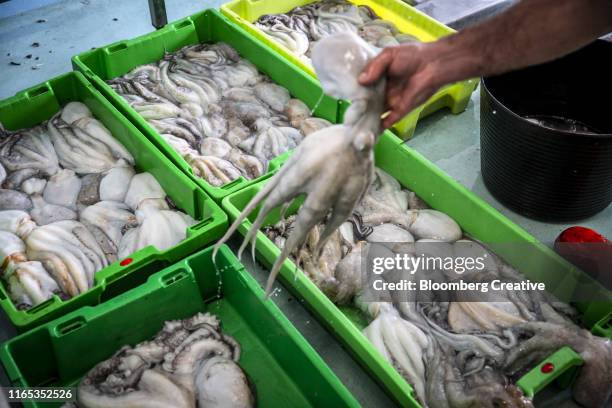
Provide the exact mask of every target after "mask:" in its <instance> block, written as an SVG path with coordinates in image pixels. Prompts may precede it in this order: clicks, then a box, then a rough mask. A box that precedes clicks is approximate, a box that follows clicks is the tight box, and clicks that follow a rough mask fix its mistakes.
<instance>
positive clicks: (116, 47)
mask: <svg viewBox="0 0 612 408" xmlns="http://www.w3.org/2000/svg"><path fill="white" fill-rule="evenodd" d="M126 48H127V44H126V43H119V44H116V45H112V46H110V47H107V48H106V51H107V52H108V53H109V54H112V53H114V52H118V51H121V50H125V49H126Z"/></svg>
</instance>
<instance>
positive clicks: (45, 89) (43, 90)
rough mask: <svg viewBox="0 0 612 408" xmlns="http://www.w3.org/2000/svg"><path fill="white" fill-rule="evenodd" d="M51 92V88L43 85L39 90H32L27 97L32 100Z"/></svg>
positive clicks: (27, 93)
mask: <svg viewBox="0 0 612 408" xmlns="http://www.w3.org/2000/svg"><path fill="white" fill-rule="evenodd" d="M49 91H50V89H49V87H48V86H47V85H43V86H41V87H39V88H36V89H32V90H31V91H28V92H26V95H27V97H28V98H30V99H32V98H35V97H37V96H40V95H44V94H46V93H47V92H49Z"/></svg>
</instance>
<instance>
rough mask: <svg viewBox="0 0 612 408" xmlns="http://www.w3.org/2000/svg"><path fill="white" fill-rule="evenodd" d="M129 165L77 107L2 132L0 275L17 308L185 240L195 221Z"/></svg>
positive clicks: (78, 289) (70, 291) (70, 292)
mask: <svg viewBox="0 0 612 408" xmlns="http://www.w3.org/2000/svg"><path fill="white" fill-rule="evenodd" d="M181 124H183V122H177V126H179V125H181ZM134 164H135V162H134V158H133V156H132V155H131V153H130V152H129V151H128V150H127V149H126V148H125V147H124V146H123V145H122V144H121V143H119V142H118V141H117V139H115V138H114V137H113V135H112V134H111V132H110V131H109V130H108V129H107V128H106V127H105V126H104V125H103V124H102V123H101V122H99V121H98V120H97V119H95V118H94V117H93V115H92V113H91V111H90V110H89V108H88V107H87V105H85V104H83V103H81V102H70V103H68V104H66V105H65V106H64V107H63V108H62V109H60V110H59V111H58V112H57V113H56V114H55V115H54V116H53V117H52V118H51V119H49V120H48V121H47V122H45V123H42V124H40V125H38V126H35V127H33V128H30V129H20V130H16V131H7V130H5V129H4V128H2V127H0V166H1V167H0V184H1V187H2V188H0V233H1V235H2V240H1V242H0V251H2V252H1V253H2V255H3V259H5V261H6V262H3V263H2V264H0V265H1V266H0V272H2V274H1V277H2V281H3V283H4V285H5V288H6V289H7V291H8V294H9V296H10V298H11V299H12V301H13V302H14V303H15V305H16V307H17V308H19V309H28V308H30V307H33V306H36V305H38V304H41V303H44V302H46V301H47V300H49V299H52V298H53V297H54V296H57V297H59V298H60V299H62V300H65V299H69V298H71V297H74V296H77V295H79V294H82V293H84V292H86V291H88V290H89V289H90V288H91V287H92V286H93V285H94V282H95V274H96V273H97V272H98V271H100V270H101V269H103V268H105V267H106V266H108V265H110V264H111V263H113V262H115V261H117V260H118V258H119V257H120V256H121V257H127V256H129V255H130V254H132V253H134V252H136V251H138V250H140V249H142V248H144V247H146V246H149V245H152V246H154V247H156V248H157V249H158V250H160V251H163V250H166V249H168V248H171V247H173V246H175V245H177V244H178V243H179V242H181V241H182V240H184V239H185V238H186V236H187V230H188V228H190V227H191V226H192V225H194V224H196V223H197V221H196V220H195V219H193V218H192V217H191V216H190V215H188V214H186V213H184V212H182V211H179V210H177V209H176V208H175V207H174V206H173V205H172V208H171V206H170V205H169V201H168V198H167V196H166V193H165V191H164V189H163V188H162V186H161V185H160V184H159V183H158V181H157V180H156V179H155V177H154V176H153V175H152V174H151V173H148V172H140V173H136V170H135V169H134Z"/></svg>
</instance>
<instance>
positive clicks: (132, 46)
mask: <svg viewBox="0 0 612 408" xmlns="http://www.w3.org/2000/svg"><path fill="white" fill-rule="evenodd" d="M206 42H213V43H214V42H225V43H227V44H229V45H231V46H232V47H234V48H235V49H236V50H237V51H238V53H240V56H241V57H243V58H245V59H247V60H249V61H251V62H252V63H253V64H254V65H255V66H256V67H257V69H259V71H260V72H263V73H265V74H266V75H268V76H269V77H270V78H271V79H272V80H273V81H275V82H276V83H278V84H279V85H282V86H284V87H285V88H287V89H288V90H289V92H290V93H291V95H292V97H294V98H297V99H300V100H302V101H303V102H304V103H305V104H306V105H308V106H309V107H310V108H311V109H313V108H314V115H315V116H318V117H321V118H324V119H327V120H328V121H330V122H332V123H336V122H337V119H338V101H337V100H335V99H332V98H330V97H329V96H326V95H324V94H323V90H322V89H321V87H320V85H319V83H318V82H317V81H316V80H314V79H313V78H311V77H310V76H308V75H306V74H304V73H303V72H302V71H300V70H299V69H297V68H296V67H294V66H292V65H291V64H287V62H286V61H285V60H284V59H283V58H282V57H281V56H280V55H279V54H278V53H277V52H276V51H274V50H272V49H271V48H270V47H268V46H267V45H266V44H264V43H262V42H260V41H258V40H257V39H253V38H252V37H251V36H250V35H249V34H248V33H247V32H246V31H244V30H243V29H242V28H240V27H238V26H237V25H235V24H232V23H231V22H230V21H229V20H228V19H227V18H226V17H224V16H223V15H221V13H219V12H218V11H216V10H206V11H203V12H200V13H196V14H194V15H192V16H189V17H186V18H184V19H182V20H178V21H176V22H174V23H171V24H168V25H167V26H165V27H164V28H162V29H160V30H158V31H155V32H152V33H149V34H145V35H143V36H141V37H137V38H134V39H132V40H125V41H119V42H116V43H114V44H111V45H108V46H106V47H101V48H99V49H96V50H92V51H86V52H84V53H82V54H79V55H77V56H75V57H73V58H72V64H73V66H74V68H75V69H77V70H79V71H81V72H83V73H84V74H85V76H86V77H87V78H88V79H89V80H90V81H91V82H92V83H93V84H94V86H95V87H96V88H97V89H98V90H99V91H100V92H101V93H102V94H103V95H104V96H106V97H107V98H108V99H109V100H110V101H111V102H112V103H113V105H115V107H117V109H119V111H121V112H122V113H123V114H124V115H125V116H126V117H127V118H128V119H130V120H131V121H132V122H133V123H134V124H135V125H136V126H137V127H138V128H139V129H140V130H141V131H142V132H143V133H144V134H145V135H146V136H147V137H148V138H149V139H150V140H151V141H152V142H153V143H154V144H155V145H156V146H157V147H158V148H159V149H160V150H161V151H162V152H163V153H164V154H165V155H166V156H167V157H169V158H170V159H171V160H172V162H173V163H174V164H176V165H177V167H179V168H180V169H181V170H182V171H183V172H185V173H186V174H189V175H190V176H191V178H192V179H193V180H195V181H196V182H197V183H198V184H199V185H200V186H202V187H203V188H204V190H205V191H206V192H207V193H208V194H209V195H210V196H211V197H213V199H215V200H216V201H218V202H220V201H221V199H223V197H225V196H227V195H228V194H230V193H232V192H235V191H238V190H240V189H242V188H244V187H246V186H248V185H251V184H253V183H256V182H258V181H260V180H263V179H265V178H267V177H268V176H269V174H270V173H272V172H274V171H275V170H276V169H278V167H279V166H280V164H281V163H282V162H283V161H284V160H285V159H286V157H287V156H288V153H285V154H283V155H281V156H279V157H277V158H275V159H273V160H272V161H270V164H269V166H268V173H266V174H264V175H262V176H261V177H259V178H257V179H254V180H247V179H245V178H244V177H240V178H238V179H237V180H234V181H233V182H231V183H228V184H226V185H224V186H222V187H214V186H212V185H210V184H209V183H208V182H206V181H205V180H204V179H201V178H199V177H196V176H194V174H193V171H192V169H191V167H190V166H189V165H188V164H187V162H186V161H185V160H184V159H183V158H182V157H181V156H180V155H179V154H178V153H176V152H175V151H174V149H172V147H170V146H169V145H168V143H167V142H166V141H165V140H164V139H163V138H162V137H161V136H160V135H159V134H158V132H157V131H156V130H155V129H154V128H153V126H151V125H149V124H148V123H147V121H146V120H145V119H144V118H143V117H142V116H140V114H139V113H137V112H136V111H135V110H134V109H132V108H131V107H130V106H129V105H128V103H127V102H126V101H125V100H124V99H123V98H122V97H121V96H119V94H117V93H116V92H115V91H114V90H113V89H112V88H111V87H110V86H109V85H108V84H107V83H106V82H105V81H106V80H109V79H112V78H115V77H118V76H121V75H123V74H125V73H126V72H128V71H130V70H132V69H133V68H135V67H137V66H140V65H143V64H148V63H151V62H154V61H158V60H160V59H161V58H162V57H163V56H164V54H165V53H166V52H173V51H176V50H178V49H180V48H182V47H184V46H186V45H189V44H197V43H206Z"/></svg>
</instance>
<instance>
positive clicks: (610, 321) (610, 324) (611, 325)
mask: <svg viewBox="0 0 612 408" xmlns="http://www.w3.org/2000/svg"><path fill="white" fill-rule="evenodd" d="M601 326H602V327H603V328H604V329H606V330H607V329H612V313H611V314H610V315H609V316H608V318H607V319H606V321H605V322H603V323H602V324H601Z"/></svg>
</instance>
